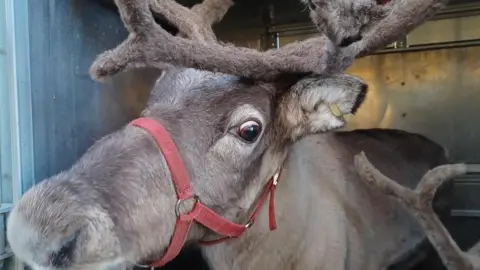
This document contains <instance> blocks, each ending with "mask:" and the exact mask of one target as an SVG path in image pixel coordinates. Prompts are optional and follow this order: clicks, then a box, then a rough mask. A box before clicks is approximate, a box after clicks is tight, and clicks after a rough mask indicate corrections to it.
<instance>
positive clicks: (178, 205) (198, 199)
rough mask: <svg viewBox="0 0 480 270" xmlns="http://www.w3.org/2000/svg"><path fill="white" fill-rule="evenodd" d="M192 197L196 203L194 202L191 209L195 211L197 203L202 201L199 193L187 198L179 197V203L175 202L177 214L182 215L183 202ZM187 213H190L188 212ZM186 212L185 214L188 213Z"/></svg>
mask: <svg viewBox="0 0 480 270" xmlns="http://www.w3.org/2000/svg"><path fill="white" fill-rule="evenodd" d="M192 198H193V199H194V200H195V202H194V204H193V207H192V210H190V212H192V211H193V208H194V207H195V204H196V203H197V202H199V201H200V198H199V197H198V196H197V195H193V197H190V198H186V199H179V200H178V201H177V203H176V204H175V214H176V215H177V217H180V216H181V214H180V206H181V205H182V203H183V202H185V201H186V200H188V199H192ZM186 214H188V213H186ZM186 214H185V215H186Z"/></svg>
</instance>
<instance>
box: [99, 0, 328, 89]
mask: <svg viewBox="0 0 480 270" xmlns="http://www.w3.org/2000/svg"><path fill="white" fill-rule="evenodd" d="M115 2H116V4H117V6H118V8H119V11H120V15H121V18H122V20H123V22H124V24H125V26H126V28H127V29H128V31H129V32H130V35H129V37H128V38H127V40H125V41H124V42H123V43H122V44H120V45H119V46H118V47H117V48H115V49H113V50H110V51H107V52H104V53H103V54H101V55H100V56H98V57H97V59H96V60H95V62H94V63H93V65H92V67H91V68H90V74H91V75H92V77H93V78H95V79H97V80H101V79H102V78H104V77H106V76H111V75H115V74H116V73H118V72H121V71H123V70H125V69H129V68H134V67H156V68H160V69H161V68H164V67H165V66H168V65H178V66H184V67H191V68H197V69H203V70H209V71H221V72H224V73H229V74H233V75H238V76H244V77H250V78H254V79H267V80H268V79H274V78H276V77H277V76H279V75H281V74H284V73H289V72H293V73H300V74H301V73H305V74H307V73H311V72H313V73H322V72H323V71H324V70H325V68H326V65H327V59H326V52H327V51H329V50H328V48H327V46H323V45H322V44H324V42H325V40H326V39H325V38H314V39H311V40H308V41H305V42H302V43H296V45H295V49H294V50H292V49H291V48H290V49H287V51H288V53H283V51H282V50H280V51H277V50H272V51H269V52H266V53H262V52H259V51H257V50H254V49H248V48H237V47H234V46H232V45H227V44H220V43H218V42H216V38H215V35H214V34H213V31H212V30H211V25H212V24H213V23H215V22H217V21H219V20H220V19H222V18H223V16H224V15H225V13H226V11H227V10H228V8H229V7H230V6H231V5H232V1H231V0H205V1H204V2H203V3H202V4H198V5H196V6H194V7H193V8H192V9H188V8H186V7H183V6H181V5H180V4H178V3H176V2H174V1H173V0H158V1H153V0H116V1H115ZM151 10H153V11H154V12H158V13H160V14H161V15H163V16H164V17H165V18H166V19H167V20H169V21H170V23H172V24H174V25H175V26H176V27H177V28H178V29H179V31H180V35H177V36H172V35H170V34H169V33H168V32H167V31H165V30H164V29H163V28H162V27H160V26H159V25H158V24H157V23H155V21H154V18H153V14H152V12H151ZM327 44H329V43H328V42H327ZM290 47H291V46H290ZM332 53H333V52H332Z"/></svg>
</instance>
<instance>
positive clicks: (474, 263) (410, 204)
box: [355, 152, 480, 270]
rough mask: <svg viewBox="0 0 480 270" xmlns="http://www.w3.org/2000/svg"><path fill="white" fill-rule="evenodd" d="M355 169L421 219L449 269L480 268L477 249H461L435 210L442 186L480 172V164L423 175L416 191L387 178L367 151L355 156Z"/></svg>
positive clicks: (432, 171)
mask: <svg viewBox="0 0 480 270" xmlns="http://www.w3.org/2000/svg"><path fill="white" fill-rule="evenodd" d="M355 166H356V168H357V171H358V173H359V174H360V176H361V178H362V179H363V180H365V181H366V182H367V183H368V184H369V185H370V186H373V187H375V188H377V189H379V190H380V191H382V192H384V193H385V194H387V195H389V196H391V197H394V198H395V199H397V200H398V201H400V202H401V203H402V204H403V205H404V206H405V207H406V208H407V209H408V210H409V211H410V212H411V213H412V214H413V215H414V216H415V217H416V218H417V220H418V222H419V223H420V225H421V226H422V228H423V229H424V231H425V234H426V235H427V237H428V239H429V240H430V242H431V243H432V244H433V246H434V247H435V249H436V250H437V252H438V254H439V256H440V258H441V259H442V261H443V263H444V264H445V266H446V267H447V269H449V270H479V269H480V257H479V256H480V254H479V253H478V251H477V250H476V249H477V247H474V248H473V249H472V250H471V251H470V252H469V253H466V252H463V251H462V250H460V248H459V247H458V245H457V244H456V243H455V241H454V240H453V239H452V237H451V236H450V234H449V233H448V231H447V230H446V229H445V227H444V226H443V224H442V222H441V221H440V219H439V218H438V217H437V215H436V214H435V212H434V210H433V207H432V201H433V198H434V196H435V192H436V191H437V189H438V188H439V187H440V186H442V184H444V183H445V182H446V181H449V180H452V179H453V178H454V177H457V176H460V175H463V174H466V173H480V165H465V164H451V165H442V166H439V167H436V168H434V169H432V170H430V171H429V172H427V173H426V174H425V175H424V176H423V178H422V179H421V181H420V183H419V184H418V186H417V188H416V189H415V190H411V189H409V188H406V187H404V186H401V185H399V184H397V183H396V182H395V181H393V180H392V179H390V178H388V177H387V176H385V175H383V174H382V173H381V172H380V171H379V170H377V169H376V168H375V167H374V166H373V165H372V163H370V161H369V160H368V159H367V157H366V156H365V153H364V152H362V153H360V154H359V155H357V156H356V157H355ZM479 247H480V245H479ZM479 250H480V248H479Z"/></svg>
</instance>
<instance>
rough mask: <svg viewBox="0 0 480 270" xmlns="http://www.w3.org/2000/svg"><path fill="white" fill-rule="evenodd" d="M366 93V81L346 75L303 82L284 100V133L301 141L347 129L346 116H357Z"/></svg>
mask: <svg viewBox="0 0 480 270" xmlns="http://www.w3.org/2000/svg"><path fill="white" fill-rule="evenodd" d="M366 90H367V85H366V84H365V83H364V82H363V80H361V79H360V78H358V77H354V76H350V75H346V74H338V75H332V76H329V77H318V78H317V77H316V78H304V79H301V80H300V81H298V82H297V83H296V84H295V85H293V86H292V87H291V89H290V91H287V92H286V93H285V94H283V96H282V97H281V98H280V104H279V106H278V110H279V114H278V115H279V118H278V121H279V123H278V124H279V125H278V126H279V127H280V132H281V133H282V134H283V135H284V136H285V135H286V136H287V137H288V138H287V139H290V140H297V139H299V138H300V137H303V136H305V135H309V134H312V133H318V132H326V131H330V130H334V129H337V128H340V127H343V126H344V125H345V119H344V117H343V116H344V115H346V114H351V113H355V112H356V110H357V109H358V107H359V106H360V105H361V104H362V103H363V101H364V99H365V94H366Z"/></svg>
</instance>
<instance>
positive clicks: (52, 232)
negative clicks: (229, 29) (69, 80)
mask: <svg viewBox="0 0 480 270" xmlns="http://www.w3.org/2000/svg"><path fill="white" fill-rule="evenodd" d="M415 1H417V0H415ZM116 3H117V5H118V7H119V10H120V13H121V16H122V19H123V21H124V23H125V25H126V27H127V28H128V30H129V31H130V36H129V37H128V39H127V40H126V41H125V42H124V43H122V44H121V45H119V46H118V47H117V48H116V49H114V50H112V51H108V52H106V53H104V54H102V55H100V56H99V58H98V59H97V60H96V62H95V63H94V64H93V66H92V69H91V72H92V75H93V77H95V78H97V79H100V78H103V77H105V76H110V75H114V74H116V73H118V72H121V71H122V70H125V69H127V68H132V67H139V66H152V67H157V68H160V69H162V70H163V72H162V75H161V76H160V77H159V79H158V81H157V83H156V85H155V87H154V89H153V91H152V94H151V98H150V101H149V104H148V107H147V108H146V110H145V111H144V112H143V113H142V114H143V116H144V117H149V118H151V119H154V120H155V121H156V122H158V123H160V124H161V125H162V126H163V127H164V128H165V129H166V130H167V131H168V133H169V134H170V136H171V138H172V139H173V141H174V143H175V145H176V146H177V148H178V152H179V154H180V156H181V158H182V160H183V163H184V166H185V168H186V170H187V171H188V175H189V178H190V181H191V184H192V186H193V189H194V191H195V193H196V194H197V195H198V196H199V197H200V200H201V202H202V204H204V205H206V206H207V207H208V208H210V209H211V210H213V211H215V212H216V213H217V214H219V215H221V216H222V217H224V218H226V219H229V220H231V221H233V222H237V223H240V224H245V223H246V222H247V221H248V218H249V216H250V214H251V213H252V211H253V210H254V209H253V208H254V207H253V206H254V204H255V202H256V201H257V200H258V197H259V195H260V193H261V191H262V190H263V187H264V186H265V184H266V183H267V181H268V179H269V178H270V177H271V176H272V175H273V174H274V173H275V172H276V171H278V170H279V169H280V167H281V165H282V162H283V160H284V158H285V156H286V154H287V151H288V147H289V145H290V144H291V143H293V142H294V141H295V140H298V139H300V138H301V137H303V136H306V135H308V134H312V133H318V132H326V131H329V130H333V129H336V128H339V127H342V126H343V125H344V124H345V120H344V118H343V115H344V114H348V113H354V112H355V111H356V110H357V109H358V107H359V106H360V105H361V103H362V102H363V99H364V97H365V93H366V90H367V86H366V84H365V83H364V82H363V81H362V80H361V79H359V78H356V77H353V76H349V75H345V74H341V73H336V74H331V73H327V70H326V68H327V67H329V66H330V67H331V66H332V65H334V66H335V65H336V64H335V63H336V61H337V60H336V59H338V57H339V55H342V54H346V53H347V52H346V51H338V50H337V49H336V46H332V44H331V42H330V41H329V40H328V39H326V38H324V37H320V38H313V39H310V40H307V41H304V42H300V43H295V44H291V45H288V46H285V47H283V48H282V49H280V50H272V51H267V52H258V51H254V50H250V49H245V48H235V47H233V46H230V45H222V44H220V43H218V42H217V41H216V39H215V36H214V34H213V32H212V30H211V24H212V23H214V22H216V21H217V20H220V19H221V18H222V17H223V15H224V14H225V12H226V11H227V9H228V7H230V6H231V5H232V2H231V1H230V0H205V1H204V3H203V4H200V5H197V6H194V7H193V8H192V9H187V8H185V7H183V6H180V5H178V4H177V3H176V2H174V1H172V0H162V1H158V2H154V1H144V0H139V1H133V0H117V1H116ZM151 10H153V11H154V12H158V13H161V14H162V15H163V16H164V17H165V18H166V19H167V20H169V21H170V22H171V23H172V24H174V25H176V26H177V27H178V30H179V35H178V36H172V35H170V34H169V33H167V32H166V31H165V30H163V29H162V28H161V27H160V26H159V25H158V24H156V23H155V21H154V19H153V16H152V12H151ZM187 18H188V19H187ZM346 56H347V57H352V55H346ZM353 57H354V55H353ZM338 66H340V64H337V65H336V67H338ZM329 70H330V68H329ZM219 71H221V72H222V73H219ZM306 74H310V75H309V76H305V75H306ZM176 203H177V197H176V193H175V189H174V186H173V184H172V174H171V170H170V167H169V165H168V164H167V161H166V157H165V156H164V155H162V152H161V151H159V148H158V147H157V145H156V143H155V141H154V139H153V138H152V136H151V135H150V134H148V133H147V132H145V131H144V130H143V129H141V128H138V127H136V126H132V125H127V126H126V127H124V128H122V129H121V130H119V131H117V132H114V133H112V134H110V135H108V136H106V137H104V138H102V139H101V140H99V141H97V142H96V143H95V144H94V145H93V146H92V147H91V148H90V149H89V150H88V151H87V152H86V153H85V154H84V155H83V156H82V157H81V158H80V159H79V161H78V162H77V163H76V164H74V165H73V166H72V168H70V169H69V170H67V171H64V172H62V173H60V174H58V175H55V176H53V177H51V178H50V179H47V180H44V181H42V182H41V183H40V184H38V185H37V186H35V187H33V188H32V189H30V190H29V191H28V192H26V193H25V195H24V196H23V198H22V199H21V200H20V201H19V202H18V204H17V205H16V206H15V207H14V209H13V211H12V213H11V215H10V217H9V219H8V224H7V237H8V240H9V242H10V245H11V247H12V250H13V251H14V253H15V254H16V256H18V258H20V259H21V260H23V261H25V262H26V263H27V264H29V265H30V266H31V267H33V269H34V270H37V269H52V270H53V269H57V270H59V269H105V270H106V269H113V268H119V269H121V267H128V266H131V265H133V264H135V263H136V262H139V261H142V260H149V259H155V258H156V257H158V256H161V255H162V254H163V252H164V251H165V249H166V248H167V247H168V246H169V243H170V241H171V237H172V234H173V231H174V228H175V222H176V220H177V216H176V211H175V210H176ZM193 203H194V201H188V202H185V203H184V205H183V204H182V207H181V208H185V209H187V211H188V209H191V208H192V205H193ZM181 210H184V209H181ZM212 236H213V237H215V236H216V234H214V233H212V232H211V231H210V230H208V229H206V228H205V227H203V226H200V225H198V224H193V225H192V227H191V230H190V233H189V234H188V237H187V242H189V243H195V242H198V241H200V240H205V239H210V238H211V237H212ZM233 241H234V240H233Z"/></svg>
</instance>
